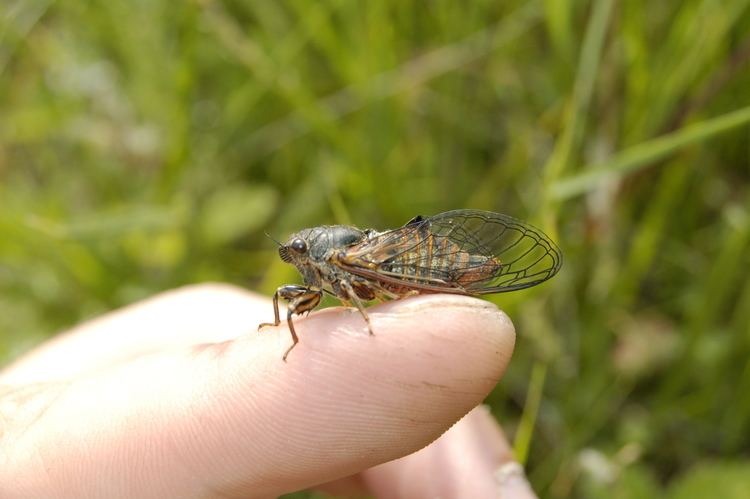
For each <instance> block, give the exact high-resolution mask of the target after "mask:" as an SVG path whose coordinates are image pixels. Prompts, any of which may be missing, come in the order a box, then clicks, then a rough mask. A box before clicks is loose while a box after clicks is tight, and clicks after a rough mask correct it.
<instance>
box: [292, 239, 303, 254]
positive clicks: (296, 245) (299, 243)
mask: <svg viewBox="0 0 750 499" xmlns="http://www.w3.org/2000/svg"><path fill="white" fill-rule="evenodd" d="M289 247H290V248H292V249H293V250H294V251H296V252H297V253H305V252H306V251H307V243H306V242H305V241H303V240H302V239H299V238H297V239H295V240H294V241H292V244H290V245H289Z"/></svg>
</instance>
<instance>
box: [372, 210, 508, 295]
mask: <svg viewBox="0 0 750 499" xmlns="http://www.w3.org/2000/svg"><path fill="white" fill-rule="evenodd" d="M412 237H413V241H412V242H411V244H409V246H410V248H408V249H404V248H402V249H401V250H400V251H399V249H398V248H395V247H394V248H392V249H390V251H391V252H392V253H393V255H392V256H390V257H389V258H387V259H386V260H385V261H384V262H383V264H382V265H381V266H380V268H381V269H382V270H383V271H384V272H389V273H394V274H398V275H399V276H401V277H402V278H403V279H405V284H407V286H406V287H404V288H405V289H406V290H408V289H409V288H408V284H418V285H419V284H422V285H428V286H435V285H442V286H448V287H455V288H459V289H461V288H466V287H468V286H470V285H472V284H475V283H478V282H482V281H485V280H487V279H491V278H493V277H494V276H495V275H496V274H497V272H498V271H499V270H500V267H501V264H500V262H499V261H497V259H495V258H494V257H492V256H488V255H482V254H479V253H470V252H468V251H465V250H463V249H462V248H461V246H460V245H459V244H457V243H456V242H455V241H452V240H451V239H449V238H448V237H445V236H441V235H438V234H433V233H432V232H430V230H429V226H428V224H423V225H422V226H420V227H418V228H417V229H416V230H415V231H414V234H413V235H412ZM390 287H391V288H394V287H401V286H396V285H391V286H390ZM391 290H392V291H395V290H394V289H391ZM399 291H401V292H403V291H404V289H400V290H399Z"/></svg>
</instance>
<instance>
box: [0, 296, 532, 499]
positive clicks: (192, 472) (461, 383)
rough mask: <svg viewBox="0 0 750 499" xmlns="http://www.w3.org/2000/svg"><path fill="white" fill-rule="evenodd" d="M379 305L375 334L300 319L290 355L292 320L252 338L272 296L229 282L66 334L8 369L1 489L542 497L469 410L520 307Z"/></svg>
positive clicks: (25, 492)
mask: <svg viewBox="0 0 750 499" xmlns="http://www.w3.org/2000/svg"><path fill="white" fill-rule="evenodd" d="M369 313H370V316H371V320H372V326H373V330H374V332H375V336H369V335H368V334H367V329H366V327H365V324H364V322H363V320H362V317H361V316H360V315H359V314H358V313H356V312H355V313H352V311H351V310H349V309H342V308H334V309H326V310H323V311H320V312H317V313H314V314H312V315H311V316H309V317H307V318H295V326H296V327H297V331H298V332H299V333H300V343H299V345H298V346H297V347H296V348H295V349H294V350H293V351H292V353H291V354H290V356H289V358H288V362H286V363H285V362H282V360H281V356H282V354H283V352H284V351H285V350H286V349H287V348H288V346H289V344H290V342H291V338H290V337H289V333H288V330H287V328H286V326H285V325H284V324H283V323H282V325H281V326H279V327H278V328H269V329H267V330H264V331H263V332H262V333H257V332H256V328H257V325H258V323H260V322H264V321H267V320H268V319H269V318H270V317H272V314H273V312H272V308H271V303H270V300H268V299H267V298H263V297H260V296H258V295H255V294H252V293H249V292H246V291H244V290H241V289H238V288H234V287H230V286H225V285H201V286H193V287H188V288H183V289H180V290H176V291H172V292H169V293H164V294H162V295H159V296H156V297H154V298H152V299H150V300H147V301H145V302H142V303H138V304H135V305H133V306H130V307H127V308H124V309H122V310H119V311H116V312H113V313H111V314H108V315H106V316H104V317H101V318H98V319H96V320H93V321H91V322H88V323H86V324H83V325H81V326H79V327H77V328H75V329H74V330H72V331H70V332H68V333H66V334H63V335H59V336H57V337H56V338H54V339H52V340H50V341H48V342H47V343H45V344H44V345H42V346H41V347H39V348H38V349H36V350H35V351H33V352H31V353H30V354H29V355H27V356H25V357H24V358H21V359H20V360H19V361H17V362H16V363H15V364H12V365H11V366H9V367H8V368H6V369H5V370H4V371H3V372H0V497H3V498H5V499H11V498H20V497H23V498H37V497H38V498H42V497H43V498H99V497H106V498H116V497H127V498H150V497H155V498H165V497H180V498H191V497H201V498H205V497H243V498H246V497H272V496H275V495H279V494H283V493H286V492H290V491H294V490H299V489H304V488H308V487H315V488H317V489H320V490H327V491H331V492H339V493H346V494H352V493H365V492H368V491H369V492H370V493H373V494H375V495H376V496H377V497H393V498H400V497H410V498H411V497H435V496H440V497H498V496H502V497H508V498H513V499H520V498H531V497H533V493H532V492H531V490H530V489H529V488H528V485H527V483H526V481H525V480H524V478H523V475H522V473H521V472H520V467H519V466H518V465H517V464H515V463H514V462H513V461H512V457H511V453H510V449H509V447H508V444H507V442H506V441H505V439H504V437H503V436H502V433H501V432H500V429H499V428H498V427H497V425H496V424H495V422H494V420H492V418H491V417H490V416H489V414H488V413H487V412H486V411H484V410H481V409H482V408H479V410H474V411H472V412H471V413H470V414H469V415H468V416H466V417H464V418H463V419H461V418H462V416H464V415H465V414H466V413H467V412H469V411H470V410H471V408H472V407H475V406H476V405H477V404H479V403H480V402H481V401H482V400H483V399H484V397H485V396H486V395H487V394H488V393H489V392H490V390H491V389H492V388H493V387H494V386H495V384H496V383H497V381H498V379H499V378H500V376H501V375H502V373H503V371H504V370H505V367H506V365H507V363H508V361H509V359H510V356H511V353H512V350H513V345H514V340H515V334H514V330H513V326H512V324H511V322H510V320H509V319H508V318H507V316H505V315H504V314H503V313H501V312H499V311H498V310H497V309H496V308H495V307H494V306H493V305H492V304H490V303H488V302H485V301H481V300H478V299H474V298H467V297H459V296H450V295H432V296H419V297H413V298H408V299H404V300H398V301H395V302H389V303H384V304H381V305H377V306H375V307H373V308H371V309H369ZM459 419H461V421H460V422H459V423H458V424H456V425H455V426H453V428H452V429H450V430H449V431H447V433H444V432H446V430H448V429H449V428H450V427H451V425H453V424H454V423H455V422H456V421H458V420H459ZM441 434H442V437H440V435H441ZM438 437H440V438H439V439H438V440H437V441H435V442H433V443H432V444H431V445H429V446H427V447H426V448H423V447H425V446H426V445H428V444H429V443H430V442H432V441H433V440H435V439H437V438H438ZM419 449H422V450H419ZM418 450H419V451H418ZM416 451H418V452H416ZM409 454H411V455H409ZM402 456H407V457H403V458H402ZM399 458H401V459H399ZM394 460H395V461H394ZM381 463H386V464H381ZM320 484H323V485H320Z"/></svg>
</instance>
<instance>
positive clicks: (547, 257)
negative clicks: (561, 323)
mask: <svg viewBox="0 0 750 499" xmlns="http://www.w3.org/2000/svg"><path fill="white" fill-rule="evenodd" d="M340 263H341V264H342V265H343V266H344V267H345V268H346V269H347V270H349V271H350V272H352V273H354V274H358V275H361V276H363V277H367V278H371V279H377V280H380V281H382V282H385V283H390V284H391V285H393V286H395V285H400V286H403V287H411V288H418V289H425V290H432V291H450V292H457V293H466V294H487V293H501V292H505V291H513V290H516V289H523V288H528V287H530V286H534V285H536V284H539V283H541V282H544V281H546V280H547V279H549V278H551V277H552V276H553V275H555V274H556V273H557V271H558V270H559V269H560V266H561V265H562V253H561V252H560V249H559V248H558V247H557V245H555V243H554V242H552V240H551V239H550V238H549V237H547V236H546V235H545V234H544V233H543V232H542V231H540V230H539V229H537V228H535V227H533V226H531V225H529V224H527V223H524V222H521V221H520V220H516V219H514V218H512V217H509V216H507V215H502V214H499V213H493V212H488V211H479V210H455V211H449V212H445V213H441V214H439V215H435V216H434V217H430V218H425V219H422V218H421V217H417V218H415V219H413V220H412V221H411V222H409V223H408V224H406V225H404V226H403V227H400V228H398V229H394V230H391V231H387V232H383V233H379V234H378V233H376V234H374V235H372V236H371V237H370V238H368V240H366V241H364V242H362V243H360V244H358V245H356V246H354V247H352V248H349V249H348V250H347V252H346V254H345V255H344V256H343V257H342V259H341V262H340Z"/></svg>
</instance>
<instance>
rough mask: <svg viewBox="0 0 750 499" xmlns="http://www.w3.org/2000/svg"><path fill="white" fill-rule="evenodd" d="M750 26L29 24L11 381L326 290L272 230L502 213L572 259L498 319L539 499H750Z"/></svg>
mask: <svg viewBox="0 0 750 499" xmlns="http://www.w3.org/2000/svg"><path fill="white" fill-rule="evenodd" d="M749 3H750V2H749V1H746V0H725V1H705V0H685V1H681V2H647V1H645V0H633V1H627V2H614V1H609V0H601V1H593V2H586V1H554V0H547V1H529V2H520V1H513V0H511V1H505V2H496V1H484V0H480V1H473V2H469V3H467V2H455V1H454V2H450V1H429V2H415V1H412V2H409V1H397V0H391V1H380V2H353V1H348V2H347V1H343V0H323V1H319V2H305V1H301V0H299V1H284V2H275V1H260V2H251V1H239V0H194V1H188V2H184V3H176V2H168V1H166V0H140V1H136V0H107V1H103V0H94V1H82V0H69V1H66V2H52V1H51V0H6V1H5V2H3V4H2V8H1V9H0V365H1V364H4V363H7V362H9V361H10V360H11V359H13V358H15V357H17V356H18V355H20V354H21V353H23V352H24V351H26V350H28V349H30V348H32V347H33V346H34V345H36V344H38V343H39V342H42V341H44V340H45V339H46V338H48V337H50V336H51V335H53V334H55V332H57V331H60V330H62V329H64V328H67V327H70V326H71V325H74V324H76V323H78V322H79V321H82V320H85V319H87V318H90V317H93V316H95V315H97V314H101V313H103V312H105V311H107V310H111V309H113V308H115V307H119V306H121V305H124V304H127V303H131V302H133V301H135V300H138V299H141V298H144V297H147V296H149V295H151V294H153V293H156V292H159V291H161V290H165V289H170V288H173V287H175V286H180V285H184V284H188V283H195V282H201V281H206V280H220V281H229V282H234V283H238V284H241V285H244V286H247V287H251V288H255V289H258V290H260V291H262V292H264V293H269V294H270V293H271V292H272V290H273V289H274V288H275V287H276V286H277V285H279V284H283V283H290V282H292V283H293V282H299V277H298V276H297V275H296V272H295V270H294V269H293V268H291V267H290V266H288V265H285V264H283V262H281V261H280V260H279V259H278V257H277V255H276V252H275V248H274V244H273V243H272V242H271V241H270V240H269V239H268V238H266V237H265V236H264V235H263V231H264V230H266V231H268V233H269V234H271V235H273V236H274V237H276V238H278V239H281V238H285V237H286V236H287V234H288V233H289V232H291V231H294V230H296V229H299V228H303V227H308V226H311V225H318V224H324V223H352V224H356V225H358V226H361V227H375V228H381V229H383V228H391V227H395V226H398V225H400V224H403V223H404V222H406V221H407V220H409V219H410V218H411V217H413V216H414V215H417V214H424V215H429V214H434V213H438V212H440V211H446V210H449V209H454V208H478V209H489V210H494V211H500V212H503V213H508V214H511V215H514V216H516V217H519V218H522V219H525V220H528V221H530V222H532V223H535V224H537V225H539V226H540V227H542V228H543V229H544V230H545V231H547V232H548V233H549V234H550V235H551V236H552V237H553V238H554V239H555V240H557V241H558V242H559V244H560V246H561V248H562V249H563V251H564V254H565V264H564V266H563V270H562V272H561V273H560V274H559V275H558V276H557V277H555V278H554V279H553V280H552V281H550V282H548V283H545V284H544V285H542V286H538V287H536V288H534V289H531V290H527V291H523V292H518V293H511V294H507V295H498V296H494V297H491V298H490V299H492V300H493V301H494V302H495V303H497V304H498V305H499V306H501V307H502V308H504V309H505V310H506V311H507V312H508V313H509V314H510V315H511V317H512V318H513V320H514V321H515V323H516V327H517V329H518V332H519V339H518V343H517V350H516V354H515V357H514V359H513V362H512V363H511V366H510V368H509V371H508V373H507V376H506V377H505V378H504V379H503V381H502V383H501V384H500V386H498V388H497V389H496V390H495V392H493V394H492V395H491V396H490V398H489V399H488V403H490V404H491V406H492V410H493V412H494V414H496V415H497V417H498V418H499V420H500V421H502V423H503V425H504V427H505V428H506V430H507V432H508V434H509V436H510V438H511V439H512V440H513V442H514V446H515V448H516V452H517V454H518V457H519V458H520V459H521V460H523V461H525V462H526V464H527V467H528V474H529V477H530V480H531V482H532V484H533V486H534V487H535V489H536V490H537V491H538V493H539V494H540V495H541V496H542V497H549V498H566V497H591V498H600V497H616V498H617V497H623V498H624V497H672V498H688V497H701V498H703V497H723V498H729V497H737V498H739V497H750V452H749V451H750V361H749V359H750V328H749V327H748V322H749V321H750V279H748V277H749V276H750V272H748V265H749V264H750V257H749V256H748V255H749V253H748V250H749V248H750V195H749V194H750V168H749V167H748V165H749V164H750V161H749V159H750V147H749V146H748V143H749V140H748V139H750V128H749V127H748V123H750V91H749V90H750V71H748V64H749V62H750V36H748V33H750V6H749V5H748V4H749ZM269 313H270V310H269Z"/></svg>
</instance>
